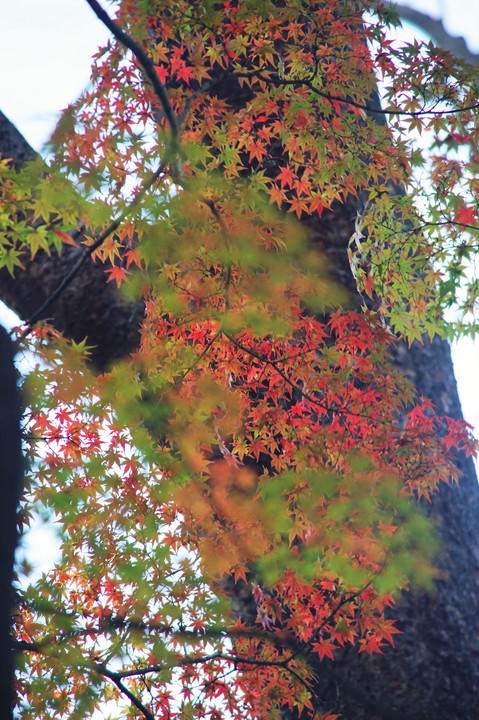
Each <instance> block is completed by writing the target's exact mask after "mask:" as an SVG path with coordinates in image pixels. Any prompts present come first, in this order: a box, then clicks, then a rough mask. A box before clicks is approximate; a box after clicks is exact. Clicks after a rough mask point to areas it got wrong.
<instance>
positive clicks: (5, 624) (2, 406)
mask: <svg viewBox="0 0 479 720" xmlns="http://www.w3.org/2000/svg"><path fill="white" fill-rule="evenodd" d="M13 357H14V346H13V342H12V341H11V340H10V338H9V336H8V333H7V331H6V330H5V329H4V328H3V327H2V326H0V458H1V473H0V488H1V498H2V501H1V503H0V548H1V551H0V588H1V594H0V668H1V671H0V717H2V718H5V720H10V718H13V715H12V700H13V692H12V690H13V671H14V667H13V660H14V658H13V653H12V650H11V635H10V633H11V614H12V608H13V605H14V595H13V587H12V581H13V559H14V553H15V547H16V544H17V509H18V503H19V501H20V494H21V491H22V471H23V468H22V451H21V434H20V415H21V404H20V393H19V391H18V388H17V375H16V371H15V366H14V363H13Z"/></svg>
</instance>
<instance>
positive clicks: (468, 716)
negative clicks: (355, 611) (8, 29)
mask: <svg viewBox="0 0 479 720" xmlns="http://www.w3.org/2000/svg"><path fill="white" fill-rule="evenodd" d="M235 91H238V88H237V87H236V86H235V85H234V83H229V84H228V86H226V84H225V86H224V87H223V88H218V89H217V94H219V95H221V94H224V95H225V96H228V99H229V101H230V102H232V103H233V104H234V103H235V102H236V103H237V104H238V105H240V104H241V103H244V102H245V101H246V100H247V98H246V97H245V96H244V94H243V95H242V94H241V93H239V92H238V95H237V97H234V94H235ZM0 120H2V118H0ZM3 122H5V120H4V119H3ZM5 137H7V138H9V137H13V138H14V143H13V144H11V145H10V146H9V149H8V151H7V152H5V149H4V148H3V147H0V151H1V152H3V154H4V155H5V154H6V155H8V154H9V153H10V156H12V157H16V155H15V152H16V151H18V152H19V153H20V156H21V153H23V157H28V149H26V148H25V147H24V146H23V145H22V143H21V142H20V141H19V138H18V134H17V135H15V133H12V131H11V130H10V132H4V131H1V130H0V139H3V138H5ZM2 141H3V140H2ZM356 210H357V205H355V204H354V203H346V204H344V205H341V206H338V207H337V208H336V209H335V211H334V212H331V213H328V214H326V215H325V216H323V217H322V218H321V219H315V220H312V219H309V220H308V226H309V229H310V232H311V237H312V242H314V244H315V245H317V246H318V248H320V249H322V250H323V251H325V252H326V254H327V255H328V257H329V260H330V265H331V267H332V269H333V270H334V274H335V275H336V276H337V277H338V278H339V279H340V280H341V281H342V282H343V283H344V284H346V285H347V286H348V287H350V288H352V286H353V285H352V282H351V277H350V273H349V266H348V263H347V257H346V247H347V243H348V240H349V238H350V236H351V232H352V228H353V223H354V218H355V216H356ZM74 253H75V250H71V251H69V252H66V253H64V254H62V256H61V257H58V256H53V257H51V258H48V257H47V256H39V255H37V257H36V258H35V261H34V262H30V263H29V264H28V265H27V266H26V268H25V270H24V272H22V273H21V274H19V275H18V277H16V278H15V280H14V281H12V280H11V279H10V278H9V277H6V275H5V273H3V274H0V297H1V298H2V299H4V301H5V302H6V303H7V304H8V305H9V306H10V307H12V308H13V309H14V310H16V311H17V312H18V313H19V314H20V316H21V317H22V318H23V319H26V318H28V316H29V315H31V313H32V312H33V311H34V310H36V309H37V308H38V306H39V305H40V304H41V302H42V299H44V298H45V297H47V296H48V295H49V293H50V292H51V291H52V289H53V288H54V286H56V285H57V284H58V283H59V281H60V280H61V279H62V277H63V276H64V274H65V273H66V272H67V270H68V269H69V267H70V264H71V262H72V260H73V257H74ZM352 297H353V296H352ZM352 302H354V299H352ZM48 314H49V319H50V321H51V322H53V324H54V325H55V326H57V327H58V328H59V329H61V330H63V331H64V332H65V333H66V334H67V335H69V336H71V337H73V338H75V339H82V338H83V337H85V336H87V337H88V341H89V343H90V344H93V345H95V348H96V349H95V351H94V356H93V360H94V362H95V364H96V365H97V367H99V368H103V367H105V366H108V365H109V364H110V363H112V362H113V361H114V360H115V359H116V358H118V357H121V356H122V355H124V354H126V353H128V352H129V351H131V350H133V349H134V348H135V346H136V344H137V342H138V325H139V322H140V319H141V315H142V308H141V305H139V304H132V303H128V302H126V301H125V300H124V298H122V297H121V295H120V294H119V293H118V292H117V291H116V289H115V288H114V287H112V286H111V285H107V284H106V282H105V275H104V274H103V272H102V271H101V269H100V268H98V267H96V266H95V265H94V264H93V263H89V264H88V265H87V269H85V270H83V272H82V273H81V274H80V275H79V276H78V277H77V278H76V280H75V282H74V283H73V284H72V285H71V286H70V287H69V290H68V292H67V293H65V294H64V295H62V297H61V299H60V301H59V302H57V303H56V304H55V305H54V306H52V307H51V308H50V310H49V312H48ZM396 361H397V364H398V366H399V367H400V368H402V369H403V370H404V371H405V372H407V374H408V375H409V376H410V378H411V380H412V381H413V382H414V384H415V385H416V387H417V389H418V392H419V393H420V394H423V395H425V396H427V397H430V398H432V400H433V401H434V402H435V403H436V405H437V406H438V407H439V409H440V411H441V412H444V413H447V414H449V415H451V416H453V417H459V416H460V415H461V410H460V404H459V400H458V397H457V389H456V383H455V379H454V375H453V370H452V363H451V358H450V352H449V347H448V345H447V344H446V343H445V342H443V341H440V340H435V341H434V342H432V343H428V342H425V344H424V345H420V344H418V343H415V344H414V346H413V347H412V348H411V349H407V348H406V347H404V346H400V347H399V348H398V351H397V359H396ZM457 462H458V465H459V467H460V469H461V470H462V471H463V473H464V475H463V477H462V481H461V484H460V486H459V487H446V486H444V487H442V488H441V490H440V492H439V493H438V494H437V496H436V497H435V498H434V500H433V502H432V504H431V506H430V507H429V506H427V507H426V511H427V512H430V513H431V514H432V515H433V516H434V518H435V519H436V522H437V528H438V533H439V535H440V537H441V540H442V550H441V553H440V557H439V559H438V563H439V566H440V567H441V568H442V571H443V574H442V578H441V580H440V581H439V582H438V583H437V591H436V593H435V594H434V595H426V594H421V593H414V592H411V593H408V594H405V595H404V597H403V599H402V602H401V603H400V604H399V606H396V607H395V608H394V611H393V614H394V617H396V618H398V619H399V627H400V629H401V630H402V632H403V634H402V635H400V636H398V639H397V641H396V648H394V649H393V648H390V649H386V650H385V652H384V654H383V655H375V656H373V657H371V658H370V657H367V656H366V657H365V656H364V655H358V653H357V651H356V650H355V649H348V650H347V651H345V652H344V653H342V654H340V655H339V656H338V658H337V660H336V661H335V662H334V663H332V662H329V661H323V662H322V663H318V664H317V665H316V666H315V671H316V675H317V685H316V694H317V699H318V702H319V705H320V707H321V706H323V707H324V710H326V709H331V708H332V709H333V710H334V711H336V712H341V713H342V714H343V717H344V718H345V720H406V719H408V720H477V719H478V718H479V632H478V618H479V613H478V578H479V572H478V571H479V523H478V519H479V486H478V484H477V479H476V476H475V471H474V467H473V465H472V462H468V461H467V462H466V460H465V459H464V458H462V457H458V458H457ZM237 600H238V602H237V605H238V610H239V612H241V609H240V605H241V603H242V602H243V600H244V603H245V604H246V605H247V603H248V598H247V597H245V598H243V600H241V599H240V598H238V599H237ZM313 663H314V661H313Z"/></svg>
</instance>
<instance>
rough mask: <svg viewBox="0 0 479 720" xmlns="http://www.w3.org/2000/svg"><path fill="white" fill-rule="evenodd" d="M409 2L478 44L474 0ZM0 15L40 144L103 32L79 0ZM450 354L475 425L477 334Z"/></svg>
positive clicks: (4, 65)
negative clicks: (475, 340) (439, 17)
mask: <svg viewBox="0 0 479 720" xmlns="http://www.w3.org/2000/svg"><path fill="white" fill-rule="evenodd" d="M403 1H405V0H403ZM409 4H411V5H412V6H413V7H415V8H417V9H418V10H423V11H425V12H428V13H430V14H433V15H436V16H441V17H442V18H443V20H444V22H445V25H446V28H447V30H448V31H449V32H451V33H452V34H455V35H463V36H464V37H466V39H467V40H468V42H469V45H470V47H471V49H472V50H476V51H479V0H409ZM0 18H1V20H0V108H1V110H2V111H3V112H4V113H5V114H6V115H7V116H8V117H9V118H10V119H11V120H12V121H13V122H14V123H15V124H16V125H17V127H18V128H19V129H20V131H21V132H22V133H23V134H24V135H25V137H26V138H27V140H28V141H29V142H30V144H32V145H33V146H34V147H35V148H36V149H37V150H40V149H41V147H42V145H43V143H44V142H45V141H46V139H47V138H48V135H49V133H50V132H51V130H52V129H53V127H54V125H55V122H56V118H57V117H58V113H59V112H60V111H61V110H62V109H63V108H64V107H65V106H66V105H67V104H68V103H69V102H71V101H73V100H74V99H75V98H76V97H77V96H78V95H79V93H80V92H81V90H82V89H83V88H84V87H85V86H86V85H87V83H88V79H89V72H90V57H91V54H92V53H93V52H94V51H95V50H96V48H97V47H98V46H99V45H100V44H104V43H105V42H106V41H107V39H108V32H107V31H106V30H105V29H104V27H103V26H102V25H101V23H100V22H99V21H98V20H97V18H96V17H95V15H94V14H93V12H92V11H91V9H90V8H89V7H88V5H87V4H86V2H85V0H0ZM453 354H454V362H455V366H456V375H457V379H458V384H459V391H460V395H461V401H462V405H463V410H464V415H465V417H466V419H467V420H468V421H469V422H471V423H473V424H474V425H475V426H476V427H477V428H479V373H478V371H479V341H478V342H476V343H475V344H473V343H472V342H471V341H470V340H463V341H461V342H460V343H458V344H457V345H456V346H455V347H454V349H453Z"/></svg>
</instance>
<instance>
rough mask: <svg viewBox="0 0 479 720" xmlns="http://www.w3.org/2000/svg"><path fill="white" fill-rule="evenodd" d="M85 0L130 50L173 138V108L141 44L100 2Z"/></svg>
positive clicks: (175, 121) (174, 129)
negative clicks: (149, 86) (146, 79)
mask: <svg viewBox="0 0 479 720" xmlns="http://www.w3.org/2000/svg"><path fill="white" fill-rule="evenodd" d="M86 1H87V3H88V5H89V6H90V7H91V9H92V10H93V12H94V13H95V15H96V16H97V18H98V19H99V20H101V22H102V23H103V24H104V25H106V27H107V28H108V29H109V30H110V32H111V33H112V34H113V35H114V36H115V38H116V39H117V40H118V42H119V43H121V44H122V45H123V46H124V47H126V48H127V49H128V50H131V52H132V53H133V55H134V56H135V57H136V59H137V60H138V62H139V63H140V65H141V67H142V69H143V72H144V73H145V75H146V77H147V78H148V80H149V81H150V83H151V85H152V87H153V90H154V91H155V94H156V96H157V97H158V100H159V101H160V103H161V106H162V108H163V111H164V113H165V117H166V119H167V120H168V125H169V126H170V130H171V133H172V135H173V137H174V138H175V137H176V136H177V135H178V121H177V118H176V115H175V113H174V111H173V108H172V107H171V104H170V101H169V98H168V94H167V92H166V89H165V86H164V85H163V83H162V82H161V80H160V78H159V77H158V75H157V73H156V70H155V66H154V64H153V61H152V60H151V59H150V58H149V57H148V55H147V53H146V52H145V50H144V49H143V48H142V47H141V45H139V44H138V43H137V42H136V40H134V39H133V38H132V37H131V36H130V35H128V33H126V32H125V31H124V30H122V28H121V27H120V26H119V25H117V23H116V22H114V20H112V19H111V17H110V16H109V15H108V13H107V12H106V11H105V10H104V9H103V8H102V7H101V5H100V3H98V2H97V0H86Z"/></svg>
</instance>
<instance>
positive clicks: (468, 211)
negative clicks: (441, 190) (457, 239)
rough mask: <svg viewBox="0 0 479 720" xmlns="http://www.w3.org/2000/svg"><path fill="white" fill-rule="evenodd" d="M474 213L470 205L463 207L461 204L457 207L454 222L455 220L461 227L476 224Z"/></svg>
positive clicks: (464, 227) (475, 213)
mask: <svg viewBox="0 0 479 720" xmlns="http://www.w3.org/2000/svg"><path fill="white" fill-rule="evenodd" d="M476 215H477V212H476V211H475V210H474V208H473V207H472V206H469V207H465V206H462V207H460V208H459V209H458V211H457V213H456V215H455V217H454V222H457V223H459V224H460V225H461V227H462V229H463V230H465V229H466V225H474V226H476V224H477V221H476Z"/></svg>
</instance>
